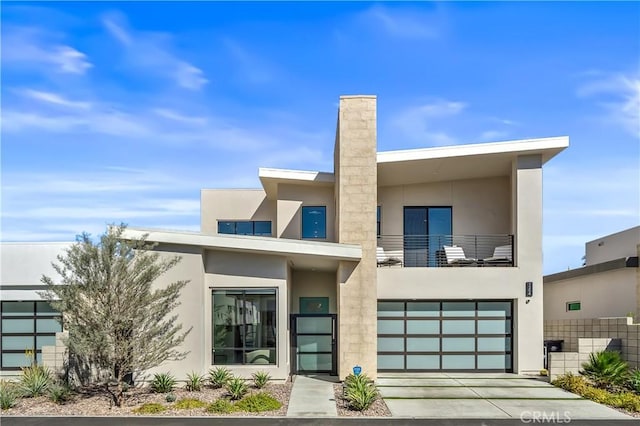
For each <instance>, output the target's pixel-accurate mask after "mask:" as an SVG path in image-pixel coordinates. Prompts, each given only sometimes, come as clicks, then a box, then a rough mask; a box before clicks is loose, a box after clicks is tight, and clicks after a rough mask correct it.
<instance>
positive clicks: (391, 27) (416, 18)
mask: <svg viewBox="0 0 640 426" xmlns="http://www.w3.org/2000/svg"><path fill="white" fill-rule="evenodd" d="M423 6H424V5H423ZM440 11H441V8H440V7H439V6H438V5H436V9H435V10H434V11H432V12H425V11H424V8H420V9H418V8H410V9H409V8H399V7H397V6H396V5H393V6H381V5H378V4H376V5H374V6H372V7H371V8H369V9H367V10H366V11H365V12H363V13H362V14H361V15H360V17H359V18H360V19H364V20H365V22H367V23H368V24H369V25H370V26H371V28H372V29H375V31H380V30H383V31H384V32H385V33H386V34H387V35H390V36H393V37H398V38H414V39H433V38H437V37H439V36H440V33H441V32H442V26H443V23H444V19H443V16H442V13H441V12H440Z"/></svg>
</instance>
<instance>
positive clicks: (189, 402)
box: [173, 398, 207, 410]
mask: <svg viewBox="0 0 640 426" xmlns="http://www.w3.org/2000/svg"><path fill="white" fill-rule="evenodd" d="M173 406H174V407H175V408H177V409H179V410H192V409H194V408H203V407H206V406H207V404H206V403H205V402H202V401H200V400H199V399H195V398H183V399H181V400H179V401H178V402H176V403H175V404H174V405H173Z"/></svg>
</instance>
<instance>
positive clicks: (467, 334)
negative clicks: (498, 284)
mask: <svg viewBox="0 0 640 426" xmlns="http://www.w3.org/2000/svg"><path fill="white" fill-rule="evenodd" d="M512 322H513V321H512V302H511V301H510V300H474V301H467V300H465V301H456V300H450V301H447V300H445V301H433V300H422V301H416V300H411V301H399V300H380V301H378V370H379V371H487V372H492V371H506V372H510V371H512V340H513V339H512Z"/></svg>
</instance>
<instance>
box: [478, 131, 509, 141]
mask: <svg viewBox="0 0 640 426" xmlns="http://www.w3.org/2000/svg"><path fill="white" fill-rule="evenodd" d="M507 135H509V132H507V131H504V130H487V131H484V132H482V134H480V140H482V141H499V140H501V139H502V140H504V138H506V137H507Z"/></svg>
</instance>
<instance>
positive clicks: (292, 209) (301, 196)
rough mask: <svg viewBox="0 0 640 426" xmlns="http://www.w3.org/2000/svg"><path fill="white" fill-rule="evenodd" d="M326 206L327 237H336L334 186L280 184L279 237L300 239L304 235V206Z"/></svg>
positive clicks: (334, 239) (329, 239)
mask: <svg viewBox="0 0 640 426" xmlns="http://www.w3.org/2000/svg"><path fill="white" fill-rule="evenodd" d="M303 206H325V207H326V208H327V209H326V212H327V216H326V227H327V238H326V241H336V238H335V221H334V217H335V202H334V189H333V187H332V186H320V187H314V186H310V185H288V184H281V185H278V201H277V209H278V219H277V222H278V230H277V233H276V235H277V236H278V237H279V238H291V239H300V238H301V236H302V207H303Z"/></svg>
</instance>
